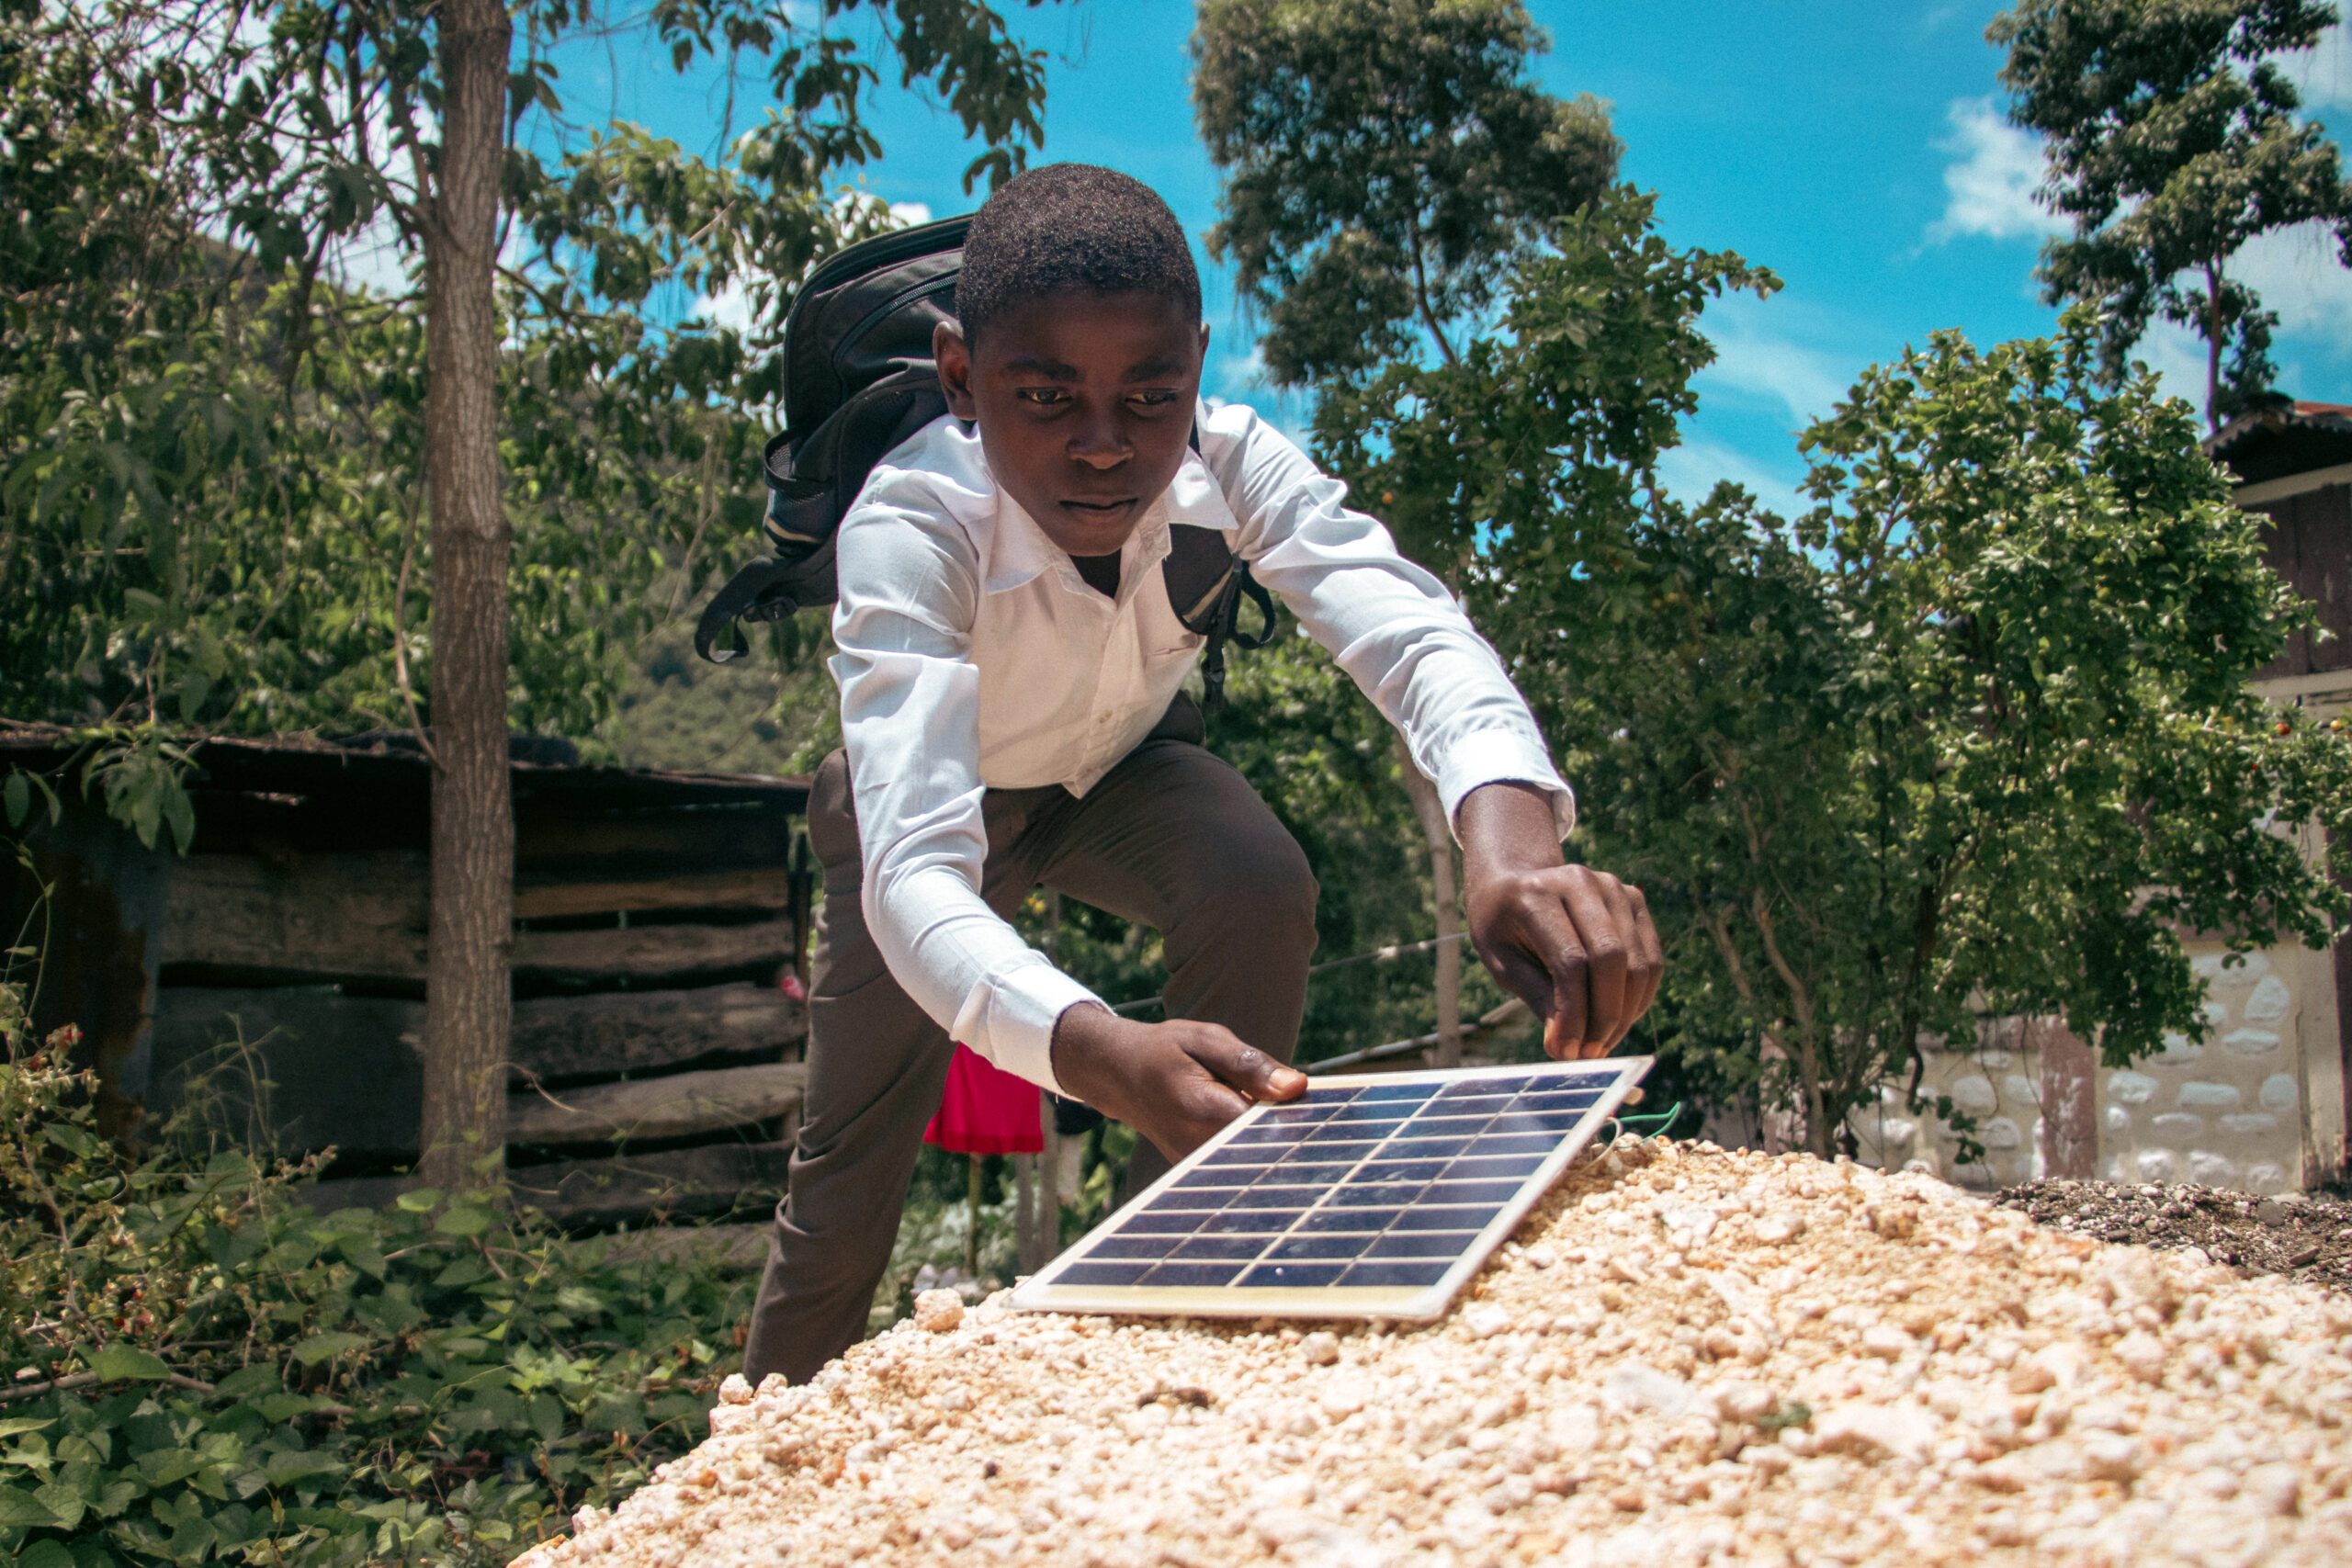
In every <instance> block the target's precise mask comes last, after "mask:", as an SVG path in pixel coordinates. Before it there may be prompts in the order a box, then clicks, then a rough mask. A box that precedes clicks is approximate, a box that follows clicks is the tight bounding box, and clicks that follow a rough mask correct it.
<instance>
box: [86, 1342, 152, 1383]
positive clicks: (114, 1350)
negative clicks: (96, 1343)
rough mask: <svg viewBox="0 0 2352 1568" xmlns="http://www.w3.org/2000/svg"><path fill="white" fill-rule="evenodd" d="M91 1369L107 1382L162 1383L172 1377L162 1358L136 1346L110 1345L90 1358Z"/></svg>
mask: <svg viewBox="0 0 2352 1568" xmlns="http://www.w3.org/2000/svg"><path fill="white" fill-rule="evenodd" d="M89 1368H90V1371H93V1372H95V1373H96V1374H97V1376H98V1377H99V1378H101V1379H103V1380H104V1381H106V1382H162V1381H163V1380H164V1379H165V1378H167V1377H169V1376H171V1375H172V1369H171V1368H169V1367H167V1366H165V1365H164V1361H163V1358H162V1357H160V1356H157V1355H155V1354H154V1353H153V1351H148V1350H141V1348H139V1347H138V1346H136V1345H109V1346H107V1348H105V1349H103V1350H100V1351H98V1352H97V1353H96V1355H93V1356H91V1357H90V1358H89Z"/></svg>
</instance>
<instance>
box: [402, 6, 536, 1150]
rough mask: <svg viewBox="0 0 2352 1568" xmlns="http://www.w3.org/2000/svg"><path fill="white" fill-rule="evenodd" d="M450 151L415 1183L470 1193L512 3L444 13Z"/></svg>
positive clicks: (427, 245)
mask: <svg viewBox="0 0 2352 1568" xmlns="http://www.w3.org/2000/svg"><path fill="white" fill-rule="evenodd" d="M435 30H436V38H435V47H436V50H437V52H438V53H439V55H440V65H441V87H442V101H441V148H440V154H441V155H440V160H439V164H438V166H437V168H435V170H434V171H433V174H432V175H431V178H432V181H433V186H432V189H431V192H430V194H429V195H428V196H427V197H426V199H425V201H424V331H425V349H424V362H425V375H424V468H425V478H426V480H427V485H428V491H427V493H428V495H429V497H430V500H431V502H432V508H433V532H432V540H433V619H432V636H433V726H432V728H433V735H432V751H433V758H434V770H433V877H432V883H433V894H432V900H433V901H432V914H431V923H430V927H429V934H428V937H427V939H426V940H427V948H426V951H427V953H428V955H429V956H428V958H427V961H426V964H427V971H428V973H427V976H426V981H425V1025H424V1039H425V1051H424V1118H423V1120H424V1126H423V1128H422V1129H421V1143H422V1147H423V1160H422V1162H421V1164H420V1167H419V1168H420V1170H421V1171H422V1172H423V1174H424V1179H425V1180H426V1181H427V1182H428V1183H430V1184H431V1185H434V1186H436V1187H442V1188H451V1187H467V1186H472V1185H474V1184H475V1183H476V1182H478V1181H480V1180H481V1179H483V1178H484V1177H485V1176H488V1177H492V1178H494V1177H495V1176H496V1174H497V1171H498V1169H499V1168H501V1167H503V1164H504V1162H505V1142H506V1133H505V1110H506V1037H507V1031H508V1027H509V1022H510V1012H509V1008H510V1006H511V1000H512V992H511V988H510V981H509V979H508V976H507V954H508V947H509V945H510V943H511V942H512V941H513V939H514V925H515V920H514V908H515V809H514V798H513V795H512V793H511V790H510V785H509V780H508V776H507V767H508V761H507V740H506V681H507V668H506V614H507V608H506V576H507V570H508V561H509V557H510V555H511V552H512V547H513V540H512V537H511V535H510V533H509V530H508V528H507V523H506V506H505V500H504V497H503V493H502V491H503V485H502V482H501V476H500V469H499V459H498V431H499V419H498V340H499V325H498V298H497V290H496V288H495V278H496V270H495V269H496V265H497V261H498V256H497V246H498V204H499V189H500V183H501V180H502V178H503V174H504V170H505V164H506V95H507V79H506V68H507V52H508V50H509V47H510V46H511V44H512V42H513V40H514V31H515V29H514V25H513V23H512V21H511V20H510V19H509V17H508V15H507V10H506V6H504V4H503V0H444V4H443V6H442V8H441V11H440V14H439V17H438V18H437V20H436V22H435Z"/></svg>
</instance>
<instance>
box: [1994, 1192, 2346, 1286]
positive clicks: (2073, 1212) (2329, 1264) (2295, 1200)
mask: <svg viewBox="0 0 2352 1568" xmlns="http://www.w3.org/2000/svg"><path fill="white" fill-rule="evenodd" d="M1994 1201H1996V1202H1997V1203H2000V1204H2002V1205H2004V1206H2006V1207H2007V1208H2011V1209H2018V1210H2021V1211H2023V1212H2024V1213H2026V1214H2028V1215H2030V1216H2031V1217H2032V1218H2033V1219H2035V1220H2038V1221H2040V1222H2041V1224H2045V1225H2048V1226H2050V1227H2052V1229H2054V1230H2058V1231H2062V1232H2064V1233H2065V1234H2066V1235H2082V1236H2088V1237H2090V1238H2091V1239H2093V1240H2094V1241H2120V1242H2127V1243H2133V1244H2136V1245H2139V1246H2143V1247H2163V1248H2165V1249H2167V1250H2170V1251H2175V1252H2188V1251H2195V1252H2199V1253H2202V1254H2203V1255H2204V1256H2203V1260H2204V1261H2207V1262H2211V1263H2220V1264H2224V1265H2226V1266H2228V1267H2230V1268H2232V1269H2236V1270H2237V1271H2238V1272H2239V1273H2241V1274H2284V1275H2286V1276H2287V1277H2288V1278H2289V1279H2291V1280H2304V1281H2307V1282H2308V1283H2311V1284H2314V1285H2324V1286H2326V1287H2327V1288H2328V1289H2330V1290H2334V1291H2347V1292H2352V1202H2347V1201H2346V1200H2344V1199H2342V1198H2333V1197H2328V1196H2325V1195H2324V1194H2320V1193H2293V1194H2290V1195H2288V1196H2286V1197H2282V1198H2253V1197H2249V1196H2247V1195H2246V1194H2245V1193H2243V1192H2230V1191H2224V1190H2221V1189H2219V1188H2213V1187H2190V1186H2178V1187H2163V1186H2155V1185H2153V1184H2152V1185H2148V1186H2140V1187H2119V1186H2117V1185H2115V1184H2114V1183H2112V1182H2108V1181H2029V1182H2024V1183H2022V1184H2020V1185H2018V1186H2016V1187H2011V1188H2008V1189H2007V1190H2004V1191H2002V1192H2001V1193H1999V1194H1998V1195H1996V1198H1995V1199H1994ZM2192 1261H2195V1259H2192Z"/></svg>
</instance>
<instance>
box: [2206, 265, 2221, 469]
mask: <svg viewBox="0 0 2352 1568" xmlns="http://www.w3.org/2000/svg"><path fill="white" fill-rule="evenodd" d="M2205 428H2206V430H2207V432H2208V433H2211V432H2212V431H2216V430H2219V429H2221V428H2222V269H2221V268H2220V267H2218V266H2209V267H2207V268H2206V269H2205Z"/></svg>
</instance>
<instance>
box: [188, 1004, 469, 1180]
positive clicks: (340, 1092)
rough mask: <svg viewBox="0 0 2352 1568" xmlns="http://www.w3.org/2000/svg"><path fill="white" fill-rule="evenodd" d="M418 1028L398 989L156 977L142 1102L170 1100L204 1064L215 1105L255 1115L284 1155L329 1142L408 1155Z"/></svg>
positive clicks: (419, 1062)
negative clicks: (149, 1084) (151, 1050)
mask: <svg viewBox="0 0 2352 1568" xmlns="http://www.w3.org/2000/svg"><path fill="white" fill-rule="evenodd" d="M154 1039H155V1056H154V1077H153V1085H154V1091H153V1095H152V1096H151V1099H150V1102H149V1103H150V1105H151V1106H152V1107H153V1108H154V1109H157V1110H161V1109H163V1108H164V1107H166V1106H170V1105H174V1104H176V1103H178V1101H179V1100H180V1099H181V1097H182V1096H183V1095H184V1094H185V1093H186V1092H187V1087H188V1084H189V1081H190V1079H191V1078H192V1077H195V1076H197V1075H198V1074H205V1075H206V1084H207V1087H208V1088H209V1091H210V1092H212V1093H213V1094H216V1095H218V1096H220V1100H221V1102H222V1108H223V1109H224V1110H227V1111H231V1112H232V1113H233V1114H235V1115H236V1116H238V1117H239V1118H240V1119H241V1120H242V1119H243V1118H244V1117H246V1116H254V1117H256V1118H257V1119H258V1120H259V1121H260V1122H262V1123H263V1124H264V1125H266V1126H267V1127H268V1128H269V1129H270V1131H271V1132H272V1133H274V1134H276V1136H277V1142H278V1145H279V1147H281V1148H283V1149H285V1150H286V1151H288V1152H289V1153H291V1152H293V1151H295V1150H301V1149H322V1148H325V1147H326V1146H327V1145H330V1144H332V1145H334V1146H336V1147H337V1148H340V1149H342V1150H343V1151H345V1153H347V1154H368V1155H404V1154H413V1153H414V1152H415V1149H416V1131H417V1126H418V1118H419V1117H420V1116H421V1115H422V1114H423V1111H424V1055H423V1040H424V1004H422V1003H420V1002H414V1001H409V1000H405V999H403V998H398V997H351V996H345V995H344V994H343V993H342V992H340V991H337V990H336V989H334V987H331V986H285V987H263V988H248V987H227V986H165V987H163V989H162V991H161V992H160V993H159V994H158V998H157V1003H156V1009H155V1034H154ZM237 1042H242V1043H243V1047H244V1050H243V1053H240V1052H238V1051H237V1050H236V1049H235V1043H237ZM224 1043H229V1048H228V1049H225V1050H224V1049H223V1044H224ZM208 1068H209V1072H208ZM261 1080H266V1084H267V1087H266V1089H263V1088H262V1087H261Z"/></svg>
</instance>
